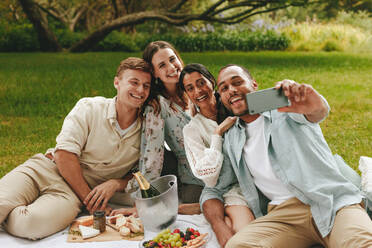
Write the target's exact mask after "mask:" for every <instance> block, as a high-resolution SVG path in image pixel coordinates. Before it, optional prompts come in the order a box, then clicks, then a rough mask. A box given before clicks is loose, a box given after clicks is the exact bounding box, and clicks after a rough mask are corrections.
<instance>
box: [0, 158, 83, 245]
mask: <svg viewBox="0 0 372 248" xmlns="http://www.w3.org/2000/svg"><path fill="white" fill-rule="evenodd" d="M80 207H81V202H80V200H79V199H78V197H77V196H76V195H75V193H74V192H73V191H72V189H71V188H70V187H69V185H68V184H67V183H66V182H65V181H64V179H63V178H62V177H61V176H60V175H59V173H58V170H57V166H56V165H55V164H54V163H53V162H52V161H51V160H49V159H48V158H46V157H45V156H44V155H43V154H36V155H35V156H33V157H32V158H30V159H29V160H27V161H26V162H25V163H24V164H22V165H20V166H18V167H17V168H15V169H14V170H12V171H11V172H9V173H8V174H6V175H5V176H4V177H3V178H1V179H0V223H3V224H4V228H5V230H6V231H8V232H9V233H10V234H12V235H15V236H18V237H23V238H28V239H40V238H43V237H46V236H49V235H51V234H53V233H56V232H58V231H60V230H63V229H64V228H66V227H67V226H68V225H69V224H70V223H71V222H72V220H73V219H74V218H75V217H76V215H77V214H78V213H79V211H80Z"/></svg>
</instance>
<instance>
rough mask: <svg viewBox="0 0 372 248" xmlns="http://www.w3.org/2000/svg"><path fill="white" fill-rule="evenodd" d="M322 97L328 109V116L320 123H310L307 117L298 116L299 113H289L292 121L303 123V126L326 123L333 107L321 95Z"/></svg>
mask: <svg viewBox="0 0 372 248" xmlns="http://www.w3.org/2000/svg"><path fill="white" fill-rule="evenodd" d="M320 97H321V98H322V100H323V102H324V103H325V104H326V106H327V108H328V112H327V114H326V115H325V116H324V118H323V119H321V120H320V121H318V122H316V123H314V122H310V121H308V120H307V119H306V117H305V115H303V114H298V113H288V115H289V117H291V119H292V120H294V121H295V122H298V123H301V124H317V123H320V122H322V121H324V120H325V119H326V118H327V117H328V115H329V112H330V111H331V107H330V106H329V104H328V102H327V100H326V99H325V98H324V97H323V96H322V95H320Z"/></svg>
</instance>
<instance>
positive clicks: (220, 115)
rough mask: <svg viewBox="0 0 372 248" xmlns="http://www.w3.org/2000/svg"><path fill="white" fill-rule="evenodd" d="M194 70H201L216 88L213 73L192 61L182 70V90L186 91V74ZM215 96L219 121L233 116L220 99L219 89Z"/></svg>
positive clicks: (180, 85) (180, 81)
mask: <svg viewBox="0 0 372 248" xmlns="http://www.w3.org/2000/svg"><path fill="white" fill-rule="evenodd" d="M193 72H199V73H200V74H201V75H203V76H204V77H205V78H206V79H208V80H209V82H210V83H212V86H213V87H212V88H213V89H214V90H215V89H216V79H215V78H214V76H213V75H212V73H211V72H210V71H209V70H208V69H207V68H206V67H205V66H204V65H202V64H198V63H192V64H188V65H186V66H185V67H184V68H183V70H182V71H181V75H180V80H179V84H178V85H179V87H180V90H182V91H183V92H185V86H184V84H183V79H184V77H185V75H186V74H191V73H193ZM214 96H215V97H216V103H217V123H218V124H220V123H221V122H223V120H225V118H226V117H227V116H232V114H231V113H230V111H228V110H227V109H226V108H225V106H224V105H223V104H222V102H221V99H220V94H218V92H217V91H215V92H214Z"/></svg>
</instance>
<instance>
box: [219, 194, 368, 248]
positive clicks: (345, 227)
mask: <svg viewBox="0 0 372 248" xmlns="http://www.w3.org/2000/svg"><path fill="white" fill-rule="evenodd" d="M268 210H269V213H268V214H267V215H265V216H263V217H260V218H257V219H256V220H254V221H253V222H251V223H250V224H248V225H247V226H246V227H245V228H243V229H242V230H241V231H239V232H238V233H236V234H235V235H234V236H233V237H232V238H231V239H230V240H229V241H228V242H227V244H226V247H227V248H240V247H275V248H309V247H311V246H312V245H315V244H321V245H323V246H324V247H331V248H367V247H372V221H371V220H370V218H369V216H368V215H367V213H366V212H365V210H364V209H363V208H362V207H361V206H360V205H359V204H357V205H351V206H347V207H344V208H342V209H340V210H339V211H338V212H337V215H336V218H335V223H334V226H333V229H332V231H331V232H330V234H329V235H328V236H326V237H325V238H322V237H321V235H320V233H319V232H318V230H317V228H316V226H315V223H314V220H313V218H312V215H311V212H310V207H309V206H308V205H305V204H303V203H302V202H300V201H299V200H298V199H297V198H291V199H289V200H287V201H285V202H283V203H282V204H280V205H277V206H275V205H269V209H268Z"/></svg>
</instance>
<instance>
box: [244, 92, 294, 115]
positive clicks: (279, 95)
mask: <svg viewBox="0 0 372 248" xmlns="http://www.w3.org/2000/svg"><path fill="white" fill-rule="evenodd" d="M246 98H247V104H248V111H249V114H250V115H252V114H258V113H262V112H265V111H268V110H273V109H277V108H281V107H285V106H289V105H290V102H289V100H288V97H286V96H285V95H284V93H283V90H282V89H281V88H280V89H278V90H276V89H275V88H268V89H264V90H259V91H255V92H252V93H248V94H247V95H246Z"/></svg>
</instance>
